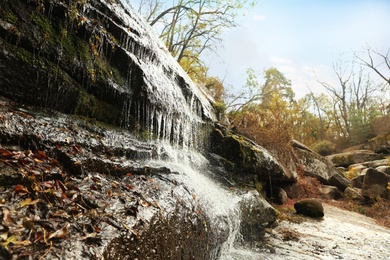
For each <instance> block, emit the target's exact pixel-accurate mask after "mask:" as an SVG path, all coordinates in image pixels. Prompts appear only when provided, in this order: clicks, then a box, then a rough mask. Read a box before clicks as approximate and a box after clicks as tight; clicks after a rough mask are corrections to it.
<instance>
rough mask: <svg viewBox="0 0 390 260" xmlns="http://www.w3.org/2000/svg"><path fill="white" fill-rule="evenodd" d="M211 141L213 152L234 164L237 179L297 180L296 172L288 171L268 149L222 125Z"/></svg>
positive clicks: (217, 128)
mask: <svg viewBox="0 0 390 260" xmlns="http://www.w3.org/2000/svg"><path fill="white" fill-rule="evenodd" d="M210 141H211V145H210V149H211V152H213V153H215V154H217V155H219V156H221V157H223V158H225V159H226V160H228V161H230V162H232V163H233V164H234V167H233V168H234V169H233V170H234V171H235V172H236V173H237V175H236V176H235V177H236V178H239V179H244V180H248V179H250V180H253V176H257V179H258V180H259V181H261V180H264V181H290V182H293V181H295V180H296V178H297V174H296V172H295V171H292V170H289V169H286V168H285V167H284V166H283V165H282V164H280V163H279V162H278V160H277V159H276V158H275V157H274V156H272V155H271V154H270V153H269V152H268V151H267V150H266V149H264V148H263V147H261V146H259V145H258V144H256V143H254V142H253V141H251V140H249V139H248V138H245V137H243V136H242V135H239V134H237V133H235V132H234V131H232V130H230V129H227V128H226V127H224V126H222V125H220V124H216V126H215V128H214V130H213V131H212V133H211V139H210Z"/></svg>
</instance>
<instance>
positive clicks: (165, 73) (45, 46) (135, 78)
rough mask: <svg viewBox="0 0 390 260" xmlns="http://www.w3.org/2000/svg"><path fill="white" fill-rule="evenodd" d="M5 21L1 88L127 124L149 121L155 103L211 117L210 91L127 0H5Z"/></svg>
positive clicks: (0, 41) (175, 112) (16, 96)
mask: <svg viewBox="0 0 390 260" xmlns="http://www.w3.org/2000/svg"><path fill="white" fill-rule="evenodd" d="M0 21H1V24H0V64H1V66H0V86H1V87H0V94H1V95H2V96H5V97H7V98H10V99H12V100H15V101H18V102H24V103H25V104H30V105H35V106H40V107H44V108H52V109H55V110H57V111H61V112H65V113H75V114H79V115H83V116H86V117H90V118H95V119H97V120H99V121H103V122H106V123H109V124H113V125H119V126H121V127H125V128H130V129H136V128H137V127H138V126H144V127H145V126H146V125H149V124H150V122H149V120H147V119H146V114H147V113H149V112H150V111H154V112H157V111H159V112H160V111H164V112H166V113H167V114H168V113H170V116H171V117H181V116H182V114H185V113H187V112H186V111H191V108H190V109H183V108H185V107H190V106H196V107H197V108H199V109H198V111H199V113H200V117H201V118H203V119H206V118H208V119H214V115H213V112H210V111H213V108H212V106H211V104H210V102H209V101H208V100H207V98H206V96H205V95H203V94H202V93H201V91H200V90H199V89H198V88H197V87H196V85H195V84H194V83H193V82H192V81H191V80H190V79H189V77H188V75H187V74H186V73H185V72H184V71H183V70H182V68H181V67H180V65H179V64H178V63H177V62H176V61H175V60H174V58H173V57H172V56H171V55H170V54H169V52H168V51H167V50H166V48H165V45H164V43H163V42H162V41H160V40H159V39H158V37H157V36H156V35H155V34H154V33H153V32H152V30H151V28H150V26H149V25H148V24H147V23H146V22H144V21H143V20H142V19H141V18H139V17H138V15H137V14H136V13H135V12H134V11H132V10H127V9H126V7H125V6H124V4H123V3H122V1H88V3H87V1H78V2H77V3H74V2H72V1H71V2H69V1H64V0H57V1H46V0H42V1H27V2H26V1H4V2H3V3H2V5H1V13H0ZM70 25H75V26H70ZM10 33H11V34H10ZM150 107H152V110H149V108H150ZM141 115H142V117H143V118H142V119H143V120H139V122H137V118H140V117H141ZM149 116H150V117H151V118H153V116H154V115H149ZM198 116H199V115H198ZM166 120H167V119H165V121H166Z"/></svg>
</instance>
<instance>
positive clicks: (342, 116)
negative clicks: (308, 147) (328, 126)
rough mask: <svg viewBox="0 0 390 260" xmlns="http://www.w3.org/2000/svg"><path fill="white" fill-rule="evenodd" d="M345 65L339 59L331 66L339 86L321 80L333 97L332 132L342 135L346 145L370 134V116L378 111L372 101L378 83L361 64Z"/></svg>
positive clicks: (336, 135) (358, 141)
mask: <svg viewBox="0 0 390 260" xmlns="http://www.w3.org/2000/svg"><path fill="white" fill-rule="evenodd" d="M353 65H354V63H352V65H351V66H346V65H345V63H343V62H342V61H339V62H338V63H335V64H334V65H333V69H334V72H335V74H336V76H337V79H338V83H339V84H338V85H334V84H330V83H326V82H321V81H319V80H318V82H320V83H321V85H322V86H323V87H324V88H325V89H326V90H327V92H328V94H329V96H330V97H331V99H332V104H333V111H332V112H331V117H332V120H333V124H334V126H335V127H336V128H335V129H334V130H335V131H336V133H334V134H333V136H335V137H336V138H344V139H345V141H346V144H357V143H360V142H362V141H364V140H365V139H367V136H369V135H370V133H371V132H372V129H371V127H370V125H371V123H372V121H373V119H374V118H375V116H376V115H377V114H378V113H377V112H378V109H377V104H376V102H373V98H374V96H375V95H374V94H375V91H376V90H377V89H378V88H377V85H376V84H374V83H373V82H372V80H371V79H370V76H369V74H368V73H366V71H365V70H364V68H363V67H361V66H360V67H359V68H358V70H357V71H356V68H354V67H353Z"/></svg>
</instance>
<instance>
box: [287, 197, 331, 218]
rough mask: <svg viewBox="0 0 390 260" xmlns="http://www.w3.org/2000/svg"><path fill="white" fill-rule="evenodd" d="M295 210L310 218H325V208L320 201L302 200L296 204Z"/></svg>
mask: <svg viewBox="0 0 390 260" xmlns="http://www.w3.org/2000/svg"><path fill="white" fill-rule="evenodd" d="M294 208H295V210H296V213H297V214H302V215H305V216H308V217H312V218H322V217H323V216H324V208H323V207H322V203H321V202H320V201H319V200H315V199H307V200H301V201H298V202H296V203H295V204H294Z"/></svg>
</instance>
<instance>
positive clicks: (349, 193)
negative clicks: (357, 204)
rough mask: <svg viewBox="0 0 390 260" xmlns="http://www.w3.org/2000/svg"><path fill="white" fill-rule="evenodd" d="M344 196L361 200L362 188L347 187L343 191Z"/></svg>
mask: <svg viewBox="0 0 390 260" xmlns="http://www.w3.org/2000/svg"><path fill="white" fill-rule="evenodd" d="M344 197H345V198H348V199H353V200H362V199H363V198H364V197H363V195H362V190H361V189H358V188H352V187H347V188H346V189H345V191H344Z"/></svg>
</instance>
